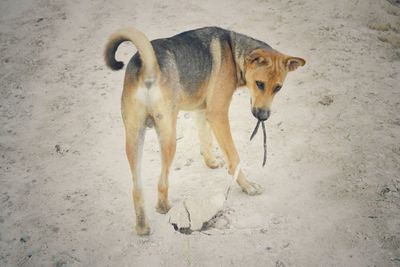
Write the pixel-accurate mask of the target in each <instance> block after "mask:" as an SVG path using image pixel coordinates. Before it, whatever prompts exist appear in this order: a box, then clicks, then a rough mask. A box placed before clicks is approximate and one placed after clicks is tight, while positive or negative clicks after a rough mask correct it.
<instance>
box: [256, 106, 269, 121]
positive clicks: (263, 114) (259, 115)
mask: <svg viewBox="0 0 400 267" xmlns="http://www.w3.org/2000/svg"><path fill="white" fill-rule="evenodd" d="M251 113H252V114H253V116H254V117H255V118H256V119H257V120H259V121H266V120H268V118H269V117H270V115H271V111H270V110H269V109H267V108H254V107H253V108H252V109H251Z"/></svg>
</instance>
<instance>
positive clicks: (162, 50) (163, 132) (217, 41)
mask: <svg viewBox="0 0 400 267" xmlns="http://www.w3.org/2000/svg"><path fill="white" fill-rule="evenodd" d="M124 41H131V42H132V43H133V44H134V45H135V46H136V48H137V50H138V52H137V53H136V54H135V55H134V56H133V57H132V58H131V59H130V61H129V63H128V65H127V67H126V73H125V79H124V86H123V93H122V99H121V106H122V108H121V112H122V118H123V122H124V126H125V135H126V155H127V158H128V161H129V165H130V169H131V173H132V180H133V189H132V194H133V202H134V207H135V213H136V232H137V234H138V235H148V234H149V233H150V227H149V224H148V219H147V217H146V214H145V209H144V205H143V196H142V185H141V177H140V165H141V159H142V151H143V142H144V135H145V131H146V128H147V127H152V126H154V128H155V129H156V132H157V135H158V139H159V143H160V151H161V175H160V178H159V181H158V202H157V206H156V210H157V212H159V213H162V214H165V213H167V212H168V210H169V209H170V204H169V201H168V174H169V171H170V168H171V163H172V161H173V158H174V155H175V148H176V122H177V116H178V112H179V111H180V110H189V111H195V112H196V124H197V128H198V136H199V139H200V153H201V155H202V156H203V158H204V161H205V164H206V165H207V166H208V167H210V168H217V167H219V166H220V164H219V163H218V161H217V160H216V158H215V156H214V155H213V152H212V147H213V146H212V134H214V136H215V137H216V140H217V141H218V144H219V146H220V148H221V150H222V151H223V154H224V157H225V161H226V163H227V167H228V173H229V174H231V175H233V174H234V172H235V170H236V167H237V166H238V164H239V161H240V160H239V155H238V152H237V150H236V148H235V145H234V142H233V140H232V134H231V131H230V126H229V117H228V110H229V105H230V103H231V99H232V95H233V93H234V92H235V90H236V89H237V88H239V87H242V86H246V87H247V88H249V89H250V92H251V99H250V100H251V112H252V114H253V115H254V117H256V119H257V120H260V121H265V120H267V119H268V118H269V116H270V108H271V104H272V100H273V99H274V97H275V95H276V94H277V93H278V91H279V90H280V89H281V88H282V85H283V82H284V80H285V78H286V75H287V73H288V72H290V71H294V70H295V69H297V68H298V67H300V66H304V64H305V63H306V62H305V60H304V59H302V58H300V57H292V56H287V55H285V54H282V53H280V52H278V51H277V50H274V49H273V48H272V47H271V46H269V45H268V44H266V43H264V42H262V41H259V40H256V39H253V38H251V37H248V36H246V35H243V34H240V33H236V32H233V31H229V30H225V29H222V28H217V27H205V28H200V29H195V30H190V31H186V32H183V33H180V34H177V35H175V36H173V37H170V38H165V39H156V40H153V41H151V42H150V41H149V39H148V38H147V37H146V36H145V35H144V34H143V33H142V32H140V31H139V30H137V29H135V28H125V29H121V30H119V31H117V32H115V33H114V34H112V35H111V37H110V38H109V40H108V42H107V45H106V48H105V53H104V57H105V62H106V65H107V66H108V67H110V68H111V69H112V70H120V69H122V68H123V66H124V63H123V62H121V61H117V60H116V59H115V53H116V51H117V49H118V46H119V45H120V44H121V43H122V42H124ZM238 172H239V175H238V177H237V183H238V184H239V186H240V187H241V188H242V190H243V191H244V192H245V193H247V194H249V195H257V194H260V193H261V192H262V188H261V187H260V186H259V185H257V184H255V183H252V182H249V181H248V180H247V179H246V177H245V175H244V174H243V172H242V171H241V170H238Z"/></svg>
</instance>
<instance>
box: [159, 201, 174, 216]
mask: <svg viewBox="0 0 400 267" xmlns="http://www.w3.org/2000/svg"><path fill="white" fill-rule="evenodd" d="M170 209H171V205H170V204H169V203H168V202H161V201H158V203H157V206H156V211H157V212H158V213H161V214H167V212H168V211H169V210H170Z"/></svg>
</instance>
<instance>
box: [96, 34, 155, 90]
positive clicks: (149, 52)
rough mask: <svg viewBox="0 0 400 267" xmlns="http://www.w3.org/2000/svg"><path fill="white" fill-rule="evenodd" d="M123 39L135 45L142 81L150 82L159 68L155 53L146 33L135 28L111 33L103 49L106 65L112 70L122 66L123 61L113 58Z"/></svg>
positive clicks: (153, 79)
mask: <svg viewBox="0 0 400 267" xmlns="http://www.w3.org/2000/svg"><path fill="white" fill-rule="evenodd" d="M125 41H131V42H132V43H133V44H134V45H135V46H136V48H137V50H138V52H139V54H140V58H141V60H142V68H143V75H144V81H145V83H146V84H147V83H150V84H151V83H152V82H154V81H155V79H156V78H157V73H158V70H159V66H158V62H157V58H156V54H155V52H154V49H153V46H152V45H151V43H150V41H149V39H148V38H147V37H146V35H144V33H142V32H141V31H139V30H137V29H135V28H124V29H120V30H119V31H117V32H115V33H113V34H112V35H111V37H110V38H109V40H108V42H107V45H106V49H105V51H104V59H105V61H106V65H107V66H108V67H110V68H111V69H112V70H120V69H122V68H123V67H124V63H123V62H121V61H117V60H115V52H116V51H117V49H118V46H119V45H120V44H121V43H122V42H125Z"/></svg>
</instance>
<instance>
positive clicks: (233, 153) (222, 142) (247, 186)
mask: <svg viewBox="0 0 400 267" xmlns="http://www.w3.org/2000/svg"><path fill="white" fill-rule="evenodd" d="M207 120H208V121H209V122H210V124H211V127H212V129H213V131H214V135H215V137H216V139H217V141H218V144H219V146H220V147H221V149H222V151H223V152H224V155H225V159H226V161H227V163H228V172H229V174H231V175H233V174H234V172H235V169H236V167H237V165H238V164H239V162H240V159H239V155H238V153H237V150H236V148H235V144H234V143H233V139H232V134H231V130H230V126H229V117H228V111H220V112H209V113H208V114H207ZM237 182H238V184H239V186H240V187H241V188H242V190H243V191H244V192H245V193H246V194H248V195H258V194H261V193H262V191H263V190H262V187H261V186H260V185H258V184H256V183H252V182H249V181H248V180H247V179H246V176H245V175H244V174H243V172H242V171H241V170H240V172H239V176H238V179H237Z"/></svg>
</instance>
